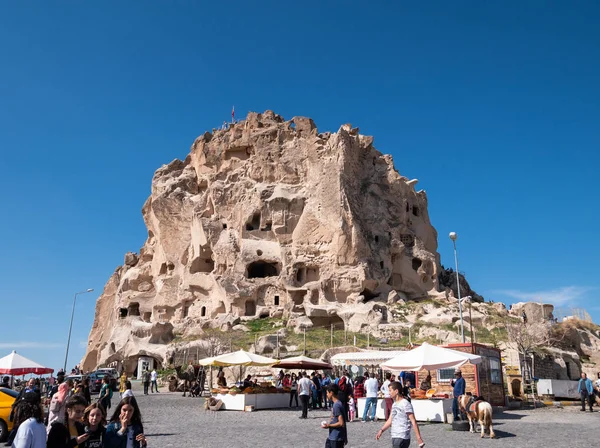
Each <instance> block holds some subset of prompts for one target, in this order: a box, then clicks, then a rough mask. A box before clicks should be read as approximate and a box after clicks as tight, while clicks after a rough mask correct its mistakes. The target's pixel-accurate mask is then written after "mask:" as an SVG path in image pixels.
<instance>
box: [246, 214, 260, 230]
mask: <svg viewBox="0 0 600 448" xmlns="http://www.w3.org/2000/svg"><path fill="white" fill-rule="evenodd" d="M259 227H260V212H254V214H253V215H252V217H251V218H250V219H249V220H248V222H246V230H249V231H251V230H258V228H259Z"/></svg>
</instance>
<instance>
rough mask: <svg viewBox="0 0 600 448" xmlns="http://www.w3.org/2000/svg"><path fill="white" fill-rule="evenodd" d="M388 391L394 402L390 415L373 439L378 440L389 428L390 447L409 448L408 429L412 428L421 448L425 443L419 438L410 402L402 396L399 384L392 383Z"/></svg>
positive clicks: (417, 426)
mask: <svg viewBox="0 0 600 448" xmlns="http://www.w3.org/2000/svg"><path fill="white" fill-rule="evenodd" d="M389 389H390V395H391V397H392V399H393V400H394V405H393V406H392V413H391V415H390V418H388V419H387V421H386V422H385V425H383V428H381V429H380V430H379V431H378V432H377V435H376V436H375V439H376V440H379V438H380V437H381V436H382V434H383V433H384V432H385V431H386V429H388V428H389V427H390V426H391V427H392V446H393V447H397V448H408V446H410V429H411V426H412V429H414V431H415V434H416V436H417V442H418V443H419V448H423V447H424V446H425V442H423V439H422V438H421V432H420V431H419V425H418V424H417V420H416V419H415V412H414V410H413V407H412V405H411V404H410V402H409V401H408V400H406V399H405V398H404V397H403V396H402V385H401V384H400V383H399V382H397V381H394V382H392V383H390V387H389Z"/></svg>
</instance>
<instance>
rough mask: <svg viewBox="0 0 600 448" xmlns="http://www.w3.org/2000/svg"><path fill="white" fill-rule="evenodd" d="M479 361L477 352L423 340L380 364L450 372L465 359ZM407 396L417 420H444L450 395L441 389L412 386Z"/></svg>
mask: <svg viewBox="0 0 600 448" xmlns="http://www.w3.org/2000/svg"><path fill="white" fill-rule="evenodd" d="M481 361H482V358H481V356H479V355H474V354H472V353H466V352H461V351H457V350H451V349H448V348H444V347H438V346H435V345H431V344H427V343H424V344H423V345H421V346H419V347H417V348H415V349H413V350H410V351H408V352H405V353H402V354H400V355H398V356H396V357H395V358H392V359H390V360H389V361H386V362H384V363H383V364H381V368H382V369H384V370H392V371H407V370H409V371H415V372H419V371H422V372H429V371H431V370H449V369H452V372H454V370H453V369H455V368H458V367H461V366H463V365H465V364H467V363H471V364H479V363H480V362H481ZM416 386H418V384H417V385H416ZM436 392H437V393H436ZM411 400H412V406H413V409H414V411H415V418H416V419H417V421H427V422H446V416H447V414H448V413H451V412H452V398H450V395H449V394H446V393H444V392H443V391H442V392H438V391H436V390H435V389H430V390H428V391H424V390H420V389H413V392H412V393H411ZM378 405H379V403H378ZM363 406H364V404H363ZM379 407H380V406H378V411H379ZM359 412H360V410H359Z"/></svg>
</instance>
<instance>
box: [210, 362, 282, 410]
mask: <svg viewBox="0 0 600 448" xmlns="http://www.w3.org/2000/svg"><path fill="white" fill-rule="evenodd" d="M198 363H199V364H200V365H202V366H213V367H235V366H240V367H242V366H258V367H267V366H273V365H276V364H278V363H279V361H278V360H277V359H272V358H267V357H266V356H261V355H257V354H255V353H250V352H246V351H244V350H239V351H237V352H232V353H226V354H223V355H219V356H214V357H212V358H206V359H202V360H200V361H199V362H198ZM211 393H212V396H213V397H214V398H215V399H217V400H221V401H222V402H223V405H222V407H221V409H224V410H228V411H245V410H257V409H275V408H284V407H288V405H289V391H286V390H284V389H277V388H275V387H274V386H272V385H271V384H268V383H261V384H260V385H257V386H252V387H247V388H245V389H241V388H239V387H237V386H233V387H231V388H223V387H221V388H218V389H211Z"/></svg>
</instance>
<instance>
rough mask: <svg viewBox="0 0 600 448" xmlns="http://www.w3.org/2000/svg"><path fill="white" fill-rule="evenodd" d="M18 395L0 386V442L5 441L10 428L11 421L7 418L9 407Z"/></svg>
mask: <svg viewBox="0 0 600 448" xmlns="http://www.w3.org/2000/svg"><path fill="white" fill-rule="evenodd" d="M18 396H19V392H16V391H14V390H12V389H7V388H5V387H0V442H2V443H4V442H6V439H7V438H8V433H9V432H10V431H11V430H12V426H13V424H12V422H10V421H9V420H8V416H9V415H10V408H11V407H12V405H13V403H14V402H15V400H16V399H17V397H18Z"/></svg>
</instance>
